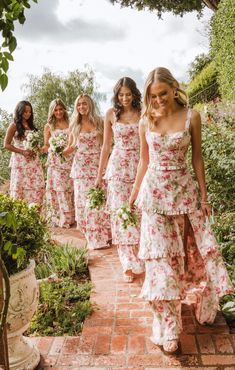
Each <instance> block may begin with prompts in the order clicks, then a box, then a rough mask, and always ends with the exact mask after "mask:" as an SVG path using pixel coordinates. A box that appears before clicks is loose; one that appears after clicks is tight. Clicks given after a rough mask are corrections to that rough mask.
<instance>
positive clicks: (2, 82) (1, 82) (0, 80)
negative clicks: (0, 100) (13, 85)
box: [0, 73, 8, 91]
mask: <svg viewBox="0 0 235 370" xmlns="http://www.w3.org/2000/svg"><path fill="white" fill-rule="evenodd" d="M7 84H8V77H7V75H6V74H5V73H4V74H2V75H1V76H0V86H1V89H2V91H4V90H5V88H6V87H7Z"/></svg>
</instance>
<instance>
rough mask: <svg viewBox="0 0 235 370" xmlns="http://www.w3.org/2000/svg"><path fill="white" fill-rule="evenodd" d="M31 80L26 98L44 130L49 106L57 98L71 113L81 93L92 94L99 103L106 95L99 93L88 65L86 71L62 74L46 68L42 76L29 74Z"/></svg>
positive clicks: (26, 91) (26, 86) (39, 125)
mask: <svg viewBox="0 0 235 370" xmlns="http://www.w3.org/2000/svg"><path fill="white" fill-rule="evenodd" d="M28 78H29V81H28V83H26V84H25V85H24V86H23V87H24V90H25V95H26V99H27V100H29V101H30V102H31V104H32V106H33V109H34V115H35V123H36V126H37V127H38V128H39V129H40V130H41V131H42V130H43V127H44V125H45V123H46V122H47V115H48V107H49V104H50V102H51V101H52V100H53V99H55V98H61V99H62V100H63V101H64V103H65V105H66V107H67V109H68V111H69V113H71V112H72V111H73V105H74V101H75V99H76V97H77V96H78V95H80V94H81V93H87V94H89V95H91V96H92V97H93V98H94V100H95V102H96V104H97V105H98V104H99V102H100V101H101V100H104V99H105V96H104V95H103V94H101V93H98V92H97V91H96V90H97V84H96V82H95V76H94V72H93V71H92V70H91V68H90V67H88V66H86V69H85V70H84V71H78V70H75V71H73V72H69V73H68V75H65V76H63V75H61V74H56V73H53V72H51V71H50V70H49V69H45V70H44V73H43V74H42V75H41V76H39V77H38V76H34V75H29V76H28Z"/></svg>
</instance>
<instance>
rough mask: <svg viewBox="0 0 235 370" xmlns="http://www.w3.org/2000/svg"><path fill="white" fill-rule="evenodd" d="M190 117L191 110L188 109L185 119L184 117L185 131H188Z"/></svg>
mask: <svg viewBox="0 0 235 370" xmlns="http://www.w3.org/2000/svg"><path fill="white" fill-rule="evenodd" d="M191 117H192V110H191V109H188V112H187V117H186V121H185V130H188V129H189V126H190V121H191Z"/></svg>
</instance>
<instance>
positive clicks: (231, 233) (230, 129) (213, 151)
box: [202, 103, 235, 284]
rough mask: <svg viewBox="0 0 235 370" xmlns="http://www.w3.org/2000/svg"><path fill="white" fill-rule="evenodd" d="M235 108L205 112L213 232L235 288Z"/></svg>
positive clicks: (214, 107)
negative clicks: (213, 220)
mask: <svg viewBox="0 0 235 370" xmlns="http://www.w3.org/2000/svg"><path fill="white" fill-rule="evenodd" d="M234 110H235V105H234V104H224V103H217V104H208V105H207V106H205V107H204V110H203V111H202V120H203V123H204V125H203V131H202V135H203V145H202V150H203V157H204V162H205V173H206V183H207V189H208V193H209V198H210V201H211V204H212V206H213V209H214V214H215V217H214V219H215V222H214V224H213V229H214V231H215V234H216V237H217V239H218V242H219V244H220V246H221V252H222V255H223V258H224V260H225V262H226V266H227V269H228V272H229V275H230V278H231V280H232V281H233V283H234V284H235V203H234V190H235V189H234V187H235V173H234V168H235V129H234V127H235V126H234V123H235V118H234Z"/></svg>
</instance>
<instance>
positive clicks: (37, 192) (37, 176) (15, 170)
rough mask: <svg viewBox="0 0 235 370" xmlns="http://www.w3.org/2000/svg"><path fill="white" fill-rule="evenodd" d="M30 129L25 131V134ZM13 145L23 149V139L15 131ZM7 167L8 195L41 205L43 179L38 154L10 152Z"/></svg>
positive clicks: (43, 189) (43, 188)
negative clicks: (8, 177)
mask: <svg viewBox="0 0 235 370" xmlns="http://www.w3.org/2000/svg"><path fill="white" fill-rule="evenodd" d="M29 132H31V130H26V131H25V136H27V135H28V133H29ZM13 145H14V146H15V147H16V148H20V149H24V144H23V140H21V139H19V138H18V137H17V133H15V135H14V138H13ZM9 167H10V168H11V179H10V195H11V196H12V197H13V198H15V199H25V200H26V201H27V202H28V203H29V204H30V203H37V204H38V205H40V206H41V205H42V203H43V196H44V191H45V181H44V174H43V169H42V165H41V162H40V159H39V157H38V155H36V156H35V157H31V158H25V157H24V156H23V155H22V154H19V153H12V154H11V159H10V164H9Z"/></svg>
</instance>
